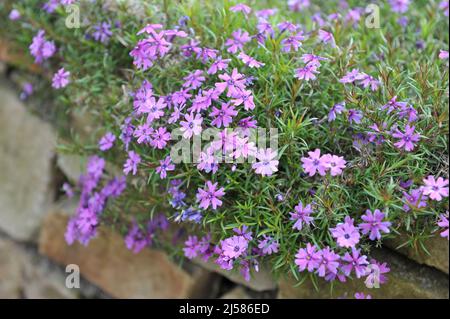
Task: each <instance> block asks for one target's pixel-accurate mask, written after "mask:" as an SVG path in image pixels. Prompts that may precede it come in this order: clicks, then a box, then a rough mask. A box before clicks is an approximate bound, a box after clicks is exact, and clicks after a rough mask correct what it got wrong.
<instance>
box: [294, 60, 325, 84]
mask: <svg viewBox="0 0 450 319" xmlns="http://www.w3.org/2000/svg"><path fill="white" fill-rule="evenodd" d="M319 73H320V72H319V71H317V66H315V65H313V64H308V65H306V66H304V67H303V68H298V69H296V70H295V76H294V77H295V78H297V79H299V80H305V81H309V80H315V79H316V78H317V77H316V74H319Z"/></svg>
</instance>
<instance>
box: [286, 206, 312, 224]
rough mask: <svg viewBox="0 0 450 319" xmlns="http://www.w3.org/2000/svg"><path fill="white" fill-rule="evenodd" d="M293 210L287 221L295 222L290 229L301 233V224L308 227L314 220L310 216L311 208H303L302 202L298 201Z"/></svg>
mask: <svg viewBox="0 0 450 319" xmlns="http://www.w3.org/2000/svg"><path fill="white" fill-rule="evenodd" d="M294 209H295V212H294V213H289V214H290V215H291V218H290V219H289V220H295V224H294V226H292V228H293V229H297V230H299V231H301V230H302V228H303V223H304V224H305V225H309V224H311V222H312V221H313V220H314V218H312V217H311V216H310V214H311V213H312V212H313V210H312V208H311V204H308V205H306V206H304V207H303V203H302V201H300V202H299V203H298V205H297V206H295V207H294Z"/></svg>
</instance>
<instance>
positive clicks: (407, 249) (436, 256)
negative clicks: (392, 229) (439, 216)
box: [384, 234, 449, 274]
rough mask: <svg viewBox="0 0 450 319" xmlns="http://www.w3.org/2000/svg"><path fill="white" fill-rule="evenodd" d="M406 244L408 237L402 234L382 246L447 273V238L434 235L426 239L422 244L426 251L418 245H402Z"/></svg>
mask: <svg viewBox="0 0 450 319" xmlns="http://www.w3.org/2000/svg"><path fill="white" fill-rule="evenodd" d="M406 242H408V237H407V236H406V235H405V234H402V235H400V236H397V237H395V238H394V239H389V240H386V241H385V242H384V244H385V245H386V246H388V247H390V248H392V249H395V250H396V251H398V252H399V253H401V254H403V255H405V256H407V257H408V258H410V259H412V260H414V261H416V262H418V263H419V264H424V265H428V266H431V267H435V268H437V269H439V270H440V271H443V272H445V273H446V274H448V273H449V272H448V268H449V265H448V263H449V242H448V239H447V238H443V237H440V236H439V235H436V236H434V237H430V238H428V239H426V240H425V241H424V243H423V245H424V246H425V249H426V251H425V250H424V249H423V247H421V246H419V244H416V245H415V247H411V246H409V245H404V243H406Z"/></svg>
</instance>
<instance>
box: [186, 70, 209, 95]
mask: <svg viewBox="0 0 450 319" xmlns="http://www.w3.org/2000/svg"><path fill="white" fill-rule="evenodd" d="M183 80H184V81H185V82H184V83H183V87H184V88H189V89H192V90H195V89H198V88H199V87H200V86H201V85H202V83H203V82H204V81H205V77H204V76H203V71H201V70H195V71H194V72H191V73H189V74H188V75H187V76H186V77H185V78H184V79H183Z"/></svg>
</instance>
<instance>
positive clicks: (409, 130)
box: [392, 124, 420, 152]
mask: <svg viewBox="0 0 450 319" xmlns="http://www.w3.org/2000/svg"><path fill="white" fill-rule="evenodd" d="M414 130H415V126H409V124H406V126H405V133H402V132H400V131H399V129H398V128H397V129H396V130H395V132H394V133H393V134H392V136H393V137H395V138H398V139H400V140H399V141H398V142H396V143H394V145H395V147H397V148H399V149H402V148H404V149H405V151H407V152H410V151H412V150H413V149H414V147H415V145H414V143H417V142H418V141H419V140H420V134H417V133H414Z"/></svg>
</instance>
